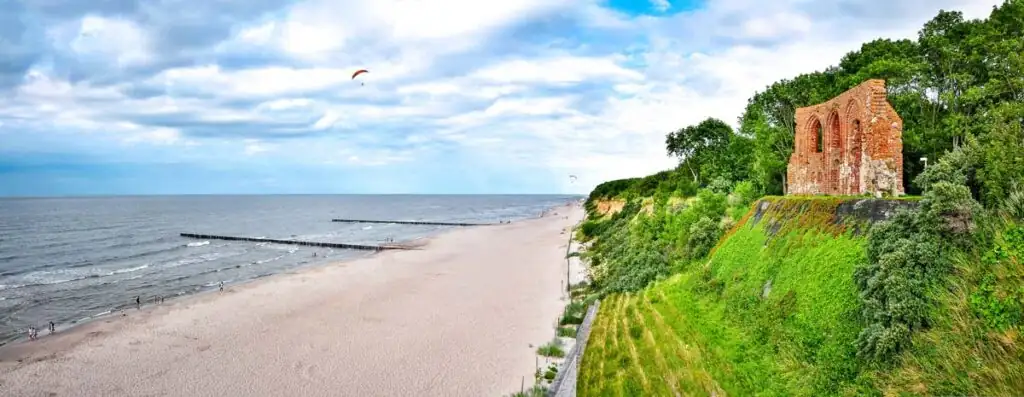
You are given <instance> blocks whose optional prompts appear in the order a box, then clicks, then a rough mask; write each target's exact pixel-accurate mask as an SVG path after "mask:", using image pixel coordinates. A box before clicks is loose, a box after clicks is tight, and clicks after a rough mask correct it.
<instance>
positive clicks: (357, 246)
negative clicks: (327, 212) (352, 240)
mask: <svg viewBox="0 0 1024 397" xmlns="http://www.w3.org/2000/svg"><path fill="white" fill-rule="evenodd" d="M181 237H188V238H198V239H203V240H231V241H253V242H257V243H273V244H291V245H306V246H311V247H327V248H340V249H350V250H364V251H383V250H388V249H409V248H408V247H404V246H401V245H363V244H346V243H323V242H318V241H299V240H278V239H272V238H257V237H237V236H217V235H213V234H195V233H181Z"/></svg>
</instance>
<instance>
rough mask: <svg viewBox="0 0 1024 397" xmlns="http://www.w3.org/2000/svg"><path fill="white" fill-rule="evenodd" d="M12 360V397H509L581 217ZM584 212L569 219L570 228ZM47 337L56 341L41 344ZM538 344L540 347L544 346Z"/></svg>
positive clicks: (236, 294)
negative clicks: (569, 236) (568, 232)
mask: <svg viewBox="0 0 1024 397" xmlns="http://www.w3.org/2000/svg"><path fill="white" fill-rule="evenodd" d="M555 211H556V212H557V215H548V216H545V217H541V218H538V219H531V220H526V221H522V222H517V223H513V224H504V225H497V226H485V227H473V228H464V229H456V230H454V231H451V232H448V233H446V234H443V235H440V236H438V237H435V238H433V239H431V240H430V241H429V243H428V244H427V245H426V246H425V247H422V248H421V249H419V250H410V251H386V252H383V253H380V254H377V255H374V256H371V257H368V258H364V259H358V260H354V261H350V262H341V263H336V264H332V265H327V266H323V267H316V268H311V269H307V270H303V271H301V272H298V273H294V274H282V275H277V276H271V277H267V278H265V279H262V280H258V281H255V282H252V283H248V284H244V285H240V286H231V287H228V288H226V289H225V291H224V292H212V293H208V294H202V295H197V296H192V297H187V298H182V299H180V300H175V301H167V302H166V303H164V304H162V305H152V304H151V305H150V306H144V307H143V309H142V310H136V309H129V310H126V313H127V316H125V317H122V316H120V315H119V314H115V315H112V316H110V317H107V318H104V319H101V320H98V321H94V322H92V323H89V324H85V325H82V326H79V327H76V328H73V329H71V330H68V331H65V332H62V333H59V334H57V335H54V336H44V337H43V338H42V339H40V340H38V341H34V342H25V343H17V344H12V345H9V346H4V347H3V348H0V395H3V396H128V395H130V396H297V395H301V396H368V395H374V396H411V395H418V396H419V395H430V396H440V395H443V396H495V395H503V394H507V393H511V392H513V391H518V390H519V387H520V382H521V379H522V377H524V376H525V377H526V385H527V387H529V385H530V384H531V381H532V374H533V371H534V363H535V361H534V360H535V358H534V357H535V355H534V351H535V350H536V346H537V345H539V344H542V343H544V342H546V341H548V340H550V339H551V337H552V335H553V334H554V329H553V327H554V323H555V321H556V320H557V318H558V316H559V314H560V313H561V310H562V307H563V306H564V305H565V302H564V301H563V300H562V299H563V296H564V293H563V290H564V285H565V284H564V283H565V281H564V279H565V274H566V269H565V266H566V261H565V252H566V245H565V244H566V240H567V236H566V235H565V234H562V233H563V231H566V230H567V229H569V228H571V226H572V225H573V224H575V223H576V222H578V221H579V220H580V219H581V218H582V216H583V213H582V212H583V211H582V209H581V208H579V206H578V205H575V204H574V205H573V206H571V207H569V206H563V207H558V208H556V209H555ZM566 215H568V216H569V219H565V216H566ZM45 333H46V330H45V329H44V330H40V335H43V334H45ZM531 345H532V346H531Z"/></svg>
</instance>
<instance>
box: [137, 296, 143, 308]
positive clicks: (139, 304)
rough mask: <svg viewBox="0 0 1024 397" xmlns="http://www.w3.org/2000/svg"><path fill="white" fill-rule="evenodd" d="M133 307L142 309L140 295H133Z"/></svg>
mask: <svg viewBox="0 0 1024 397" xmlns="http://www.w3.org/2000/svg"><path fill="white" fill-rule="evenodd" d="M135 308H136V309H139V310H142V297H140V296H138V295H135Z"/></svg>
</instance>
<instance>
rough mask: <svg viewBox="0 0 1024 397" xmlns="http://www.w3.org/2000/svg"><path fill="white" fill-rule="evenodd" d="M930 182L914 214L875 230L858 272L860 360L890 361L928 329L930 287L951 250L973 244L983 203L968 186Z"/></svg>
mask: <svg viewBox="0 0 1024 397" xmlns="http://www.w3.org/2000/svg"><path fill="white" fill-rule="evenodd" d="M934 175H939V174H938V173H936V174H934ZM945 175H946V176H948V175H956V172H955V171H954V172H951V173H946V174H945ZM932 181H933V182H932V183H931V185H929V189H930V190H929V191H927V192H925V197H924V199H923V200H921V203H920V205H919V206H918V207H917V208H916V209H915V210H913V211H909V210H906V209H902V210H900V211H899V212H898V213H897V214H896V215H895V216H894V217H893V218H892V219H890V220H889V221H887V222H883V223H879V224H876V225H875V226H874V227H873V228H872V230H871V232H870V234H869V236H868V245H867V263H866V264H864V265H862V266H858V267H857V269H856V270H855V271H854V280H855V282H856V284H857V288H858V289H859V290H860V298H861V303H862V311H861V314H862V316H863V318H864V321H865V322H866V323H867V326H866V327H865V328H864V329H863V330H862V331H861V333H860V335H858V338H857V354H858V355H859V356H860V357H862V358H865V359H869V360H875V361H880V362H889V361H891V360H893V359H894V358H895V357H896V356H897V355H898V354H899V353H900V352H901V351H903V350H904V349H905V348H906V347H907V345H908V344H909V343H910V338H911V335H912V334H913V333H914V332H915V331H918V330H920V329H923V328H927V327H928V313H929V312H930V305H931V302H930V301H929V299H928V291H929V289H930V288H931V287H932V286H933V285H935V284H936V283H937V282H940V281H942V279H943V276H945V275H946V274H947V272H948V271H949V269H950V268H951V264H950V262H949V259H948V258H949V257H950V252H951V251H952V250H955V249H968V248H970V247H971V245H972V242H973V238H972V235H973V234H974V231H975V219H976V218H977V217H978V216H981V208H980V205H979V204H978V203H977V202H976V201H974V200H973V199H972V198H971V194H970V191H969V190H968V189H967V187H966V186H963V185H956V184H953V183H951V182H948V180H947V179H942V178H934V179H933V180H932Z"/></svg>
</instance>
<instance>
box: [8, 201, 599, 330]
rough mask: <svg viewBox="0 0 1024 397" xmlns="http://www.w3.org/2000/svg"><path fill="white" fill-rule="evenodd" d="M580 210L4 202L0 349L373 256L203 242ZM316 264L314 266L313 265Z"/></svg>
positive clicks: (378, 234) (323, 235)
mask: <svg viewBox="0 0 1024 397" xmlns="http://www.w3.org/2000/svg"><path fill="white" fill-rule="evenodd" d="M580 198H582V196H580V195H549V194H494V195H482V194H181V195H82V196H42V197H17V196H6V197H0V344H5V343H9V342H11V341H14V340H17V339H21V338H22V337H24V336H26V335H27V334H26V330H27V328H28V327H30V326H35V327H37V328H39V329H45V328H46V325H47V324H48V323H49V322H50V321H53V322H55V323H57V324H58V327H59V328H66V327H68V326H72V325H75V324H79V323H82V322H86V321H89V320H90V319H93V318H96V317H99V316H103V315H106V314H109V313H111V312H114V311H116V310H119V309H121V308H126V307H133V306H134V299H135V297H136V296H139V297H140V299H141V300H142V301H143V304H152V303H153V302H154V301H155V300H157V299H159V297H165V298H167V299H170V298H173V297H178V296H183V295H189V294H193V293H197V292H202V291H206V290H211V289H216V288H217V286H218V285H219V283H221V282H223V283H225V284H226V285H230V284H237V283H242V282H246V281H250V280H255V279H258V278H261V277H265V276H269V275H273V274H279V273H286V272H291V271H295V270H297V269H301V268H304V267H308V266H315V265H322V264H326V263H331V262H337V261H341V260H350V259H355V258H359V257H362V256H366V255H370V254H371V253H372V251H371V252H368V251H356V250H348V249H330V248H321V247H308V246H297V245H283V244H268V243H262V242H261V243H256V242H243V241H220V240H209V241H208V240H197V239H189V238H184V237H181V236H179V233H199V234H213V235H230V236H244V237H260V238H272V239H282V240H287V239H295V240H304V241H317V242H332V243H350V244H365V245H377V244H380V243H382V242H385V241H386V240H394V241H396V242H402V241H412V240H416V239H421V238H424V237H429V236H432V235H436V234H437V233H441V232H443V231H446V230H449V229H451V228H452V227H450V226H428V225H401V224H351V223H339V222H331V219H334V218H360V219H379V220H414V221H435V222H466V223H497V222H499V221H516V220H521V219H526V218H532V217H536V216H538V215H540V214H541V213H542V212H544V211H545V210H547V209H550V208H552V207H555V206H558V205H561V204H564V203H566V202H569V201H573V200H578V199H580ZM314 253H315V254H316V256H314Z"/></svg>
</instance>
